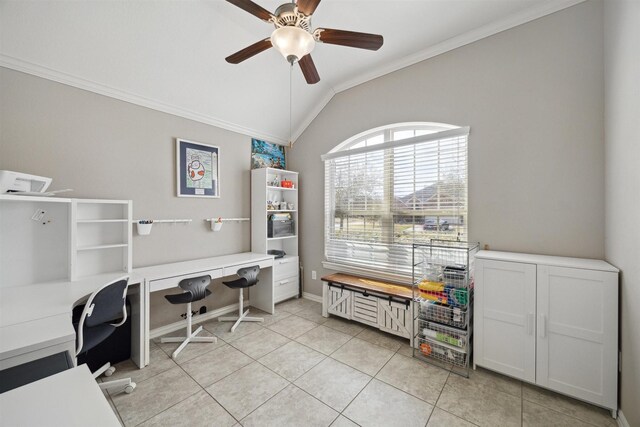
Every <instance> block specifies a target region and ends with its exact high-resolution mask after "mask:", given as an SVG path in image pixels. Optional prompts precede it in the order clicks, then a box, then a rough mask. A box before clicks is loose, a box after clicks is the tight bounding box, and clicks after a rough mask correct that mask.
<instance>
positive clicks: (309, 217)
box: [288, 1, 604, 294]
mask: <svg viewBox="0 0 640 427" xmlns="http://www.w3.org/2000/svg"><path fill="white" fill-rule="evenodd" d="M602 45H603V33H602V3H601V2H597V1H589V2H585V3H581V4H578V5H576V6H573V7H571V8H568V9H565V10H563V11H561V12H557V13H554V14H552V15H549V16H546V17H544V18H541V19H538V20H536V21H533V22H530V23H527V24H525V25H522V26H519V27H516V28H513V29H511V30H508V31H505V32H502V33H500V34H497V35H495V36H492V37H489V38H486V39H483V40H480V41H478V42H476V43H473V44H471V45H467V46H464V47H462V48H459V49H456V50H454V51H451V52H448V53H446V54H443V55H440V56H438V57H435V58H432V59H429V60H426V61H424V62H421V63H419V64H416V65H413V66H411V67H408V68H405V69H403V70H400V71H397V72H394V73H392V74H389V75H386V76H384V77H380V78H378V79H376V80H373V81H370V82H368V83H365V84H362V85H360V86H357V87H355V88H352V89H350V90H347V91H345V92H342V93H340V94H338V95H336V96H335V97H334V98H333V100H332V101H331V102H330V103H329V104H328V105H327V107H325V109H324V110H323V111H322V112H321V113H320V115H319V116H318V117H317V118H316V119H315V121H314V122H313V123H312V124H311V126H309V128H308V129H307V130H306V131H305V133H304V134H303V135H302V136H301V137H300V139H299V140H298V141H297V142H296V144H295V145H294V147H293V149H292V150H290V152H289V160H288V161H289V165H290V167H291V168H293V169H294V170H299V171H301V172H302V174H301V184H300V189H301V191H300V200H301V209H302V211H301V214H300V216H301V256H302V262H303V264H304V271H305V278H304V280H305V290H306V291H307V292H312V293H315V294H320V292H321V282H320V280H315V281H312V280H311V271H312V270H316V271H318V273H319V274H318V279H319V278H320V276H321V275H323V274H325V273H328V271H325V270H324V269H323V268H322V265H321V262H322V260H323V256H324V252H323V231H322V230H323V222H324V219H323V209H324V206H323V194H322V192H323V188H322V185H323V175H324V169H323V164H322V162H321V161H320V155H321V154H323V153H327V152H328V151H329V150H331V149H332V148H333V147H334V146H336V145H337V144H339V143H340V142H342V141H344V140H345V139H347V138H349V137H350V136H352V135H355V134H357V133H359V132H362V131H364V130H367V129H371V128H374V127H377V126H381V125H386V124H390V123H398V122H408V121H433V122H442V123H449V124H454V125H469V126H471V134H470V139H469V231H470V237H471V239H472V240H475V241H480V242H481V243H482V244H488V245H490V247H491V248H492V249H496V250H498V249H500V250H509V251H518V252H532V253H540V254H555V255H566V256H578V257H589V258H602V257H603V256H604V144H603V117H604V106H603V97H604V92H603V51H602Z"/></svg>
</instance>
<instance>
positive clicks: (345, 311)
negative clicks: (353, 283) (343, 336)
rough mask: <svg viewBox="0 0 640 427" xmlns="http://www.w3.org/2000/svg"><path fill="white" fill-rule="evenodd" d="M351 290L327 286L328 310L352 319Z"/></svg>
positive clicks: (326, 303) (326, 302)
mask: <svg viewBox="0 0 640 427" xmlns="http://www.w3.org/2000/svg"><path fill="white" fill-rule="evenodd" d="M351 297H352V293H351V291H349V290H347V289H340V288H334V287H332V286H327V296H326V300H325V305H326V306H327V312H328V313H329V314H334V315H336V316H340V317H344V318H345V319H351Z"/></svg>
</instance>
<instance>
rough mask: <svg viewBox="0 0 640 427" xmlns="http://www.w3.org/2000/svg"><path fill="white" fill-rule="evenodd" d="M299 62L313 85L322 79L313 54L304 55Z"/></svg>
mask: <svg viewBox="0 0 640 427" xmlns="http://www.w3.org/2000/svg"><path fill="white" fill-rule="evenodd" d="M298 64H300V69H301V70H302V74H303V75H304V78H305V80H306V81H307V83H309V84H310V85H312V84H316V83H318V82H319V81H320V75H319V74H318V70H317V69H316V65H315V64H314V63H313V59H311V54H308V55H305V56H303V57H302V59H300V60H299V61H298Z"/></svg>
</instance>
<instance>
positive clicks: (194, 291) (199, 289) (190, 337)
mask: <svg viewBox="0 0 640 427" xmlns="http://www.w3.org/2000/svg"><path fill="white" fill-rule="evenodd" d="M210 283H211V276H199V277H192V278H189V279H184V280H181V281H180V283H178V286H179V287H180V288H181V289H182V290H183V291H184V292H183V293H181V294H173V295H165V296H164V297H165V298H166V299H167V301H169V302H170V303H171V304H187V331H186V335H185V336H184V337H167V338H162V339H161V340H160V342H163V343H164V342H181V343H182V344H180V346H179V347H178V348H177V349H176V350H175V351H174V352H173V353H172V354H171V358H172V359H175V358H176V357H177V356H178V353H180V352H181V351H182V350H183V349H184V348H185V347H186V346H187V344H189V343H190V342H217V341H218V339H217V338H216V337H198V336H196V335H198V334H199V333H200V331H202V326H200V327H199V328H198V329H196V330H195V331H192V330H191V319H192V313H191V303H192V302H196V301H200V300H202V299H205V298H206V297H207V296H209V295H211V291H210V290H209V289H207V286H209V284H210Z"/></svg>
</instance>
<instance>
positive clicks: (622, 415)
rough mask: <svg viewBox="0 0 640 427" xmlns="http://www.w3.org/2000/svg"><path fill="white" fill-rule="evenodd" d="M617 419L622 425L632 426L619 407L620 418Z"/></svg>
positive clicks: (623, 426)
mask: <svg viewBox="0 0 640 427" xmlns="http://www.w3.org/2000/svg"><path fill="white" fill-rule="evenodd" d="M616 421H617V422H618V425H619V426H620V427H631V425H630V424H629V421H627V419H626V418H625V417H624V414H623V413H622V409H618V419H617V420H616Z"/></svg>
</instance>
